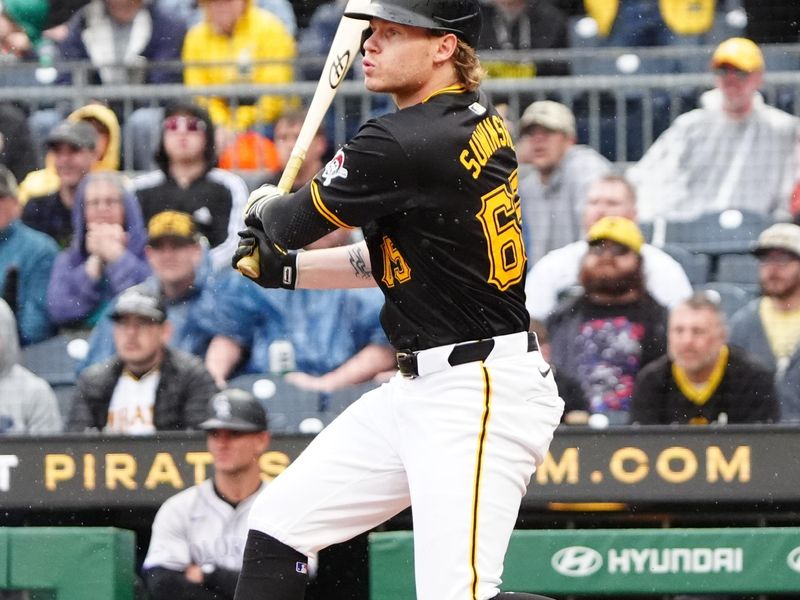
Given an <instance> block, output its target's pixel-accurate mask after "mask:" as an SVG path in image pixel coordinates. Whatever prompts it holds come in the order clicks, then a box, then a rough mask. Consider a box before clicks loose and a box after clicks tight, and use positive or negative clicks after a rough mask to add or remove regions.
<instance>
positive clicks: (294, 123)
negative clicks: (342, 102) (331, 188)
mask: <svg viewBox="0 0 800 600" xmlns="http://www.w3.org/2000/svg"><path fill="white" fill-rule="evenodd" d="M305 120H306V111H305V110H304V109H289V110H287V111H286V112H284V113H283V114H282V115H281V116H280V117H278V120H277V121H275V132H274V135H273V139H274V140H275V149H276V150H277V152H278V160H279V162H280V170H279V172H277V173H274V174H272V175H270V176H269V177H267V179H266V180H264V181H262V182H261V184H259V185H263V184H267V183H268V184H272V185H278V182H280V180H281V175H282V173H283V170H284V169H285V168H286V164H287V163H288V162H289V157H290V156H291V154H292V150H293V149H294V145H295V143H296V142H297V136H298V135H300V129H301V128H302V127H303V122H304V121H305ZM327 150H328V140H327V138H326V137H325V132H324V130H323V129H322V128H320V129H317V132H316V134H315V135H314V138H313V140H312V141H311V144H310V145H309V147H308V150H306V156H305V158H304V159H303V162H302V164H301V165H300V169H299V170H298V171H297V175H296V176H295V178H294V183H292V189H291V191H293V192H294V191H297V190H299V189H300V188H301V187H303V185H305V184H306V183H307V182H309V181H311V178H312V177H314V175H316V174H317V173H319V172H320V171H321V170H322V168H323V167H324V166H325V162H324V161H325V153H326V152H327Z"/></svg>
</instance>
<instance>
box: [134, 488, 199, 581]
mask: <svg viewBox="0 0 800 600" xmlns="http://www.w3.org/2000/svg"><path fill="white" fill-rule="evenodd" d="M181 498H182V496H180V495H179V496H173V497H172V498H169V499H167V500H166V502H164V504H163V505H162V506H161V508H159V509H158V512H157V513H156V518H155V519H154V520H153V529H152V536H151V538H150V547H149V548H148V550H147V556H146V557H145V559H144V564H143V568H145V569H149V568H152V567H164V568H167V569H171V570H174V571H183V570H184V569H186V567H188V566H189V565H190V564H191V563H192V559H191V553H190V549H189V541H188V538H187V536H186V534H185V532H184V519H186V518H187V515H188V511H187V508H188V507H186V506H182V505H181V502H180V500H181Z"/></svg>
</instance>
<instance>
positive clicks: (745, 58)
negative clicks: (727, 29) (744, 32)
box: [711, 37, 764, 73]
mask: <svg viewBox="0 0 800 600" xmlns="http://www.w3.org/2000/svg"><path fill="white" fill-rule="evenodd" d="M722 65H730V66H732V67H736V68H737V69H740V70H742V71H746V72H748V73H752V72H754V71H761V70H762V69H763V68H764V55H763V54H761V49H760V48H759V47H758V45H757V44H756V43H755V42H754V41H752V40H748V39H747V38H741V37H734V38H729V39H727V40H725V41H724V42H722V43H721V44H720V45H719V46H717V49H716V50H714V54H713V55H712V56H711V68H716V67H719V66H722Z"/></svg>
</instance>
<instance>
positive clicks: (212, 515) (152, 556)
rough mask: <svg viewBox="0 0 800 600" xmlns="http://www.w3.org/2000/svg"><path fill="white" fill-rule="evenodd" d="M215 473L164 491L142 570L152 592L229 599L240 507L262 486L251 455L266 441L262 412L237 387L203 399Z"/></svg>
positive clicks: (242, 530)
mask: <svg viewBox="0 0 800 600" xmlns="http://www.w3.org/2000/svg"><path fill="white" fill-rule="evenodd" d="M208 406H209V418H208V419H207V420H206V421H203V422H202V423H201V424H200V428H201V429H205V430H206V431H207V432H208V433H207V444H208V451H209V452H210V453H211V457H212V458H213V461H214V477H213V479H207V480H206V481H204V482H203V483H201V484H199V485H195V486H193V487H190V488H188V489H186V490H183V491H182V492H179V493H178V494H176V495H175V496H172V497H171V498H169V499H168V500H167V501H166V502H164V504H163V505H162V506H161V508H160V509H159V510H158V513H157V514H156V518H155V520H154V521H153V533H152V537H151V539H150V547H149V549H148V551H147V556H146V557H145V560H144V565H143V569H142V571H143V576H144V580H145V583H146V585H147V588H148V590H149V591H150V594H151V596H152V600H184V599H186V600H189V599H192V600H212V599H213V600H225V599H227V600H230V599H231V598H233V594H234V590H235V589H236V578H237V577H238V574H239V569H241V566H242V552H243V550H244V543H245V539H246V536H247V515H248V513H249V512H250V508H251V507H252V505H253V502H254V501H255V499H256V495H257V492H259V491H261V490H262V489H263V488H264V487H265V485H266V484H265V483H264V482H262V480H261V470H260V469H259V465H258V460H259V457H260V456H261V455H262V454H263V453H264V451H265V450H266V449H267V446H268V445H269V433H268V432H267V415H266V412H265V411H264V408H263V407H262V406H261V404H259V402H258V400H256V399H255V398H254V397H253V396H252V395H251V394H249V393H248V392H245V391H244V390H239V389H229V390H225V391H223V392H219V393H217V394H215V395H214V396H212V398H211V399H210V400H209V404H208Z"/></svg>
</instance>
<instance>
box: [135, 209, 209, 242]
mask: <svg viewBox="0 0 800 600" xmlns="http://www.w3.org/2000/svg"><path fill="white" fill-rule="evenodd" d="M164 238H170V239H174V240H182V241H185V242H187V243H193V242H196V241H197V228H196V227H195V225H194V221H193V220H192V216H191V215H190V214H188V213H185V212H180V211H177V210H165V211H163V212H160V213H158V214H156V215H155V216H153V217H152V218H151V219H150V221H149V222H148V223H147V240H148V242H150V243H152V242H154V241H156V240H161V239H164Z"/></svg>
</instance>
